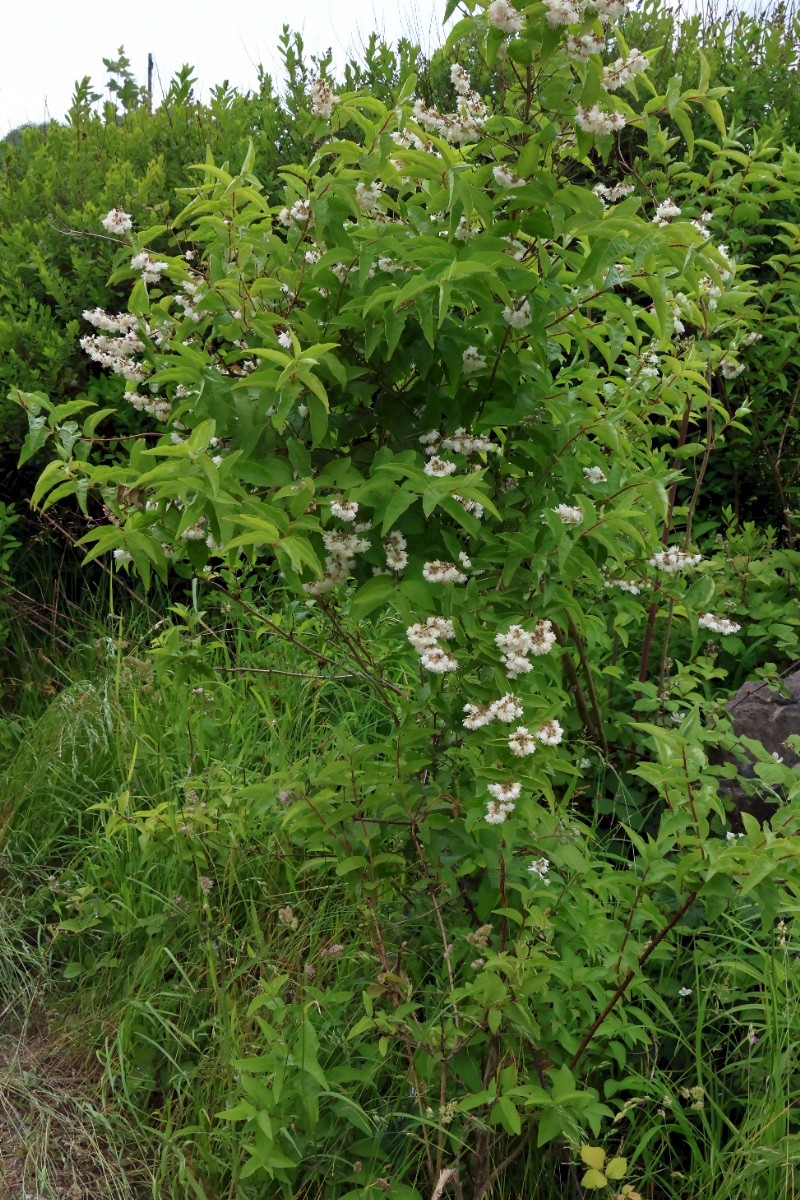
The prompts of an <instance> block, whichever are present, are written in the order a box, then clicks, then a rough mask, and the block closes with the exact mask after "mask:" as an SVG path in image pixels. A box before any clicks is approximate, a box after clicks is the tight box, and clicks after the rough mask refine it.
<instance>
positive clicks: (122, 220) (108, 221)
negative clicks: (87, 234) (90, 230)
mask: <svg viewBox="0 0 800 1200" xmlns="http://www.w3.org/2000/svg"><path fill="white" fill-rule="evenodd" d="M100 223H101V225H102V226H103V228H104V229H107V230H108V232H109V233H117V234H120V235H121V234H123V233H127V232H128V230H129V229H133V221H132V220H131V218H130V217H129V216H128V214H127V213H126V212H124V211H123V210H122V209H121V208H112V209H111V212H110V213H107V215H106V216H105V217H103V220H102V221H101V222H100Z"/></svg>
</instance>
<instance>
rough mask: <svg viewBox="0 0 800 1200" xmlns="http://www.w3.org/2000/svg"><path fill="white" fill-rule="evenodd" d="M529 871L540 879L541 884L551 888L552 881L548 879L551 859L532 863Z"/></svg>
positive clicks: (542, 859)
mask: <svg viewBox="0 0 800 1200" xmlns="http://www.w3.org/2000/svg"><path fill="white" fill-rule="evenodd" d="M528 870H529V871H531V872H532V873H533V874H534V875H536V876H537V877H538V879H539V882H540V883H544V884H546V885H547V886H548V887H549V885H550V880H549V879H548V878H547V875H548V872H549V870H550V859H549V858H537V859H536V860H535V861H534V862H532V863H531V865H530V866H529V867H528Z"/></svg>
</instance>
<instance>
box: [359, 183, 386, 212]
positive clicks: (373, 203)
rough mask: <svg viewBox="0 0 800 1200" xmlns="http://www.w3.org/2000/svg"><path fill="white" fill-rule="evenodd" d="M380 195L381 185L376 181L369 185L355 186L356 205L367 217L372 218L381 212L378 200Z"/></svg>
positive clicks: (381, 191) (381, 192)
mask: <svg viewBox="0 0 800 1200" xmlns="http://www.w3.org/2000/svg"><path fill="white" fill-rule="evenodd" d="M382 194H383V184H382V183H380V181H379V180H377V179H376V180H375V181H374V182H373V183H369V184H368V183H357V184H356V204H357V205H358V207H359V208H360V209H361V211H362V212H363V213H365V214H366V215H367V216H368V217H374V216H375V215H376V213H379V212H380V211H381V208H380V198H381V195H382Z"/></svg>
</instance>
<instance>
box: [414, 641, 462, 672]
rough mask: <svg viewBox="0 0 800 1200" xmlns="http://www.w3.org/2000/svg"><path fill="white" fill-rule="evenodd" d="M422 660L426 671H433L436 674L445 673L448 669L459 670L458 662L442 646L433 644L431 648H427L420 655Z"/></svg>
mask: <svg viewBox="0 0 800 1200" xmlns="http://www.w3.org/2000/svg"><path fill="white" fill-rule="evenodd" d="M420 662H421V663H422V665H423V667H425V669H426V671H433V672H434V673H435V674H436V675H444V674H445V672H446V671H457V670H458V662H457V660H456V659H455V658H454V657H453V655H452V654H451V653H450V652H449V650H444V649H443V648H442V647H441V646H433V647H431V649H430V650H425V651H424V653H423V654H422V655H421V657H420Z"/></svg>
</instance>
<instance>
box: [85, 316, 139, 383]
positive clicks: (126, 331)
mask: <svg viewBox="0 0 800 1200" xmlns="http://www.w3.org/2000/svg"><path fill="white" fill-rule="evenodd" d="M83 316H84V319H85V320H86V321H89V323H90V324H92V325H94V327H95V329H100V330H102V332H101V333H98V334H87V335H86V336H85V337H82V338H81V341H80V344H81V348H82V349H83V350H84V351H85V352H86V354H88V355H89V357H90V358H91V360H92V362H96V363H99V364H100V366H101V367H105V369H106V370H108V371H113V372H114V373H115V374H117V375H123V376H124V377H125V378H126V379H130V380H132V381H133V382H134V383H141V382H143V380H144V379H145V378H146V377H147V372H146V370H145V368H144V366H143V365H142V363H141V361H140V360H139V355H140V354H141V352H142V351H143V350H144V343H143V342H142V340H141V338H140V337H139V335H138V334H137V332H136V330H137V327H138V325H139V322H140V318H139V317H136V316H134V315H133V313H118V314H117V315H116V316H113V315H112V314H111V313H107V312H105V311H104V310H103V309H102V308H93V309H87V310H86V311H85V312H84V314H83ZM143 324H144V323H143ZM113 334H118V335H119V336H117V337H114V336H111V335H113Z"/></svg>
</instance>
